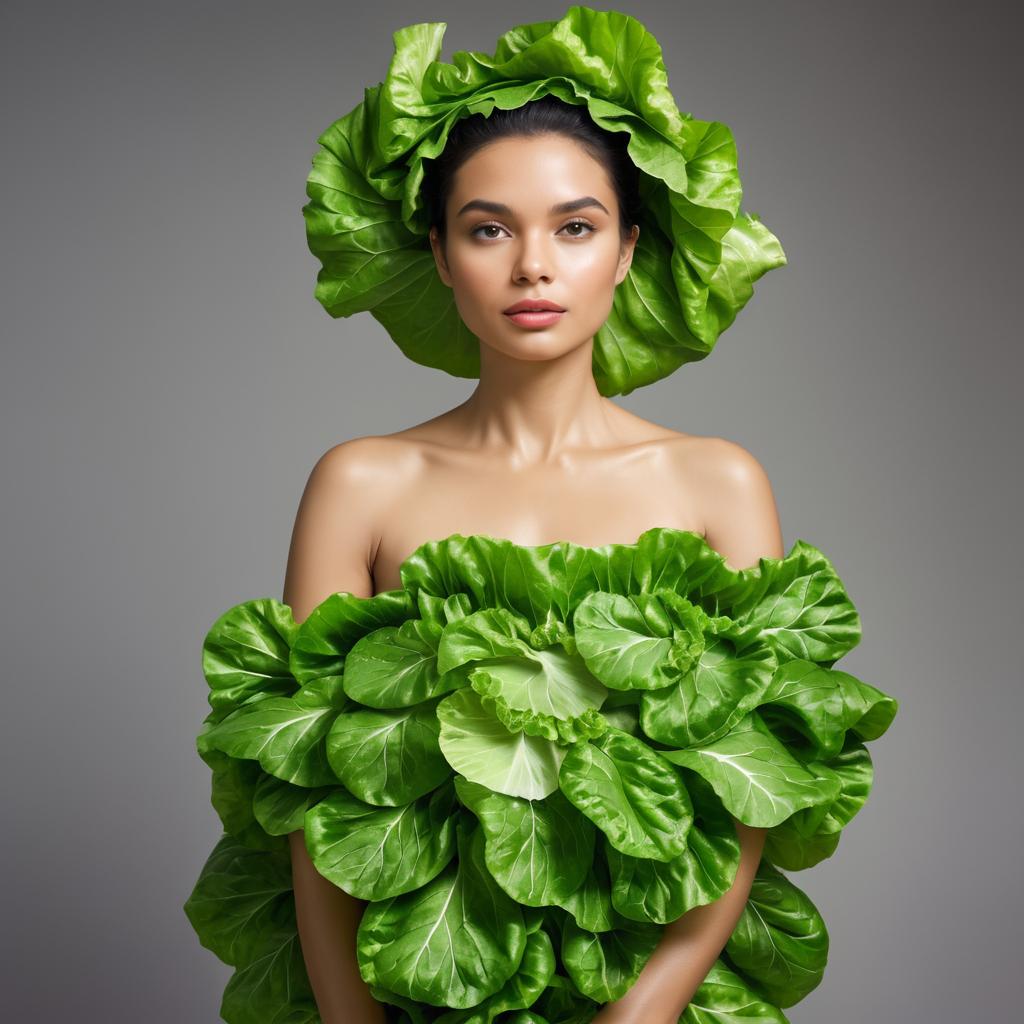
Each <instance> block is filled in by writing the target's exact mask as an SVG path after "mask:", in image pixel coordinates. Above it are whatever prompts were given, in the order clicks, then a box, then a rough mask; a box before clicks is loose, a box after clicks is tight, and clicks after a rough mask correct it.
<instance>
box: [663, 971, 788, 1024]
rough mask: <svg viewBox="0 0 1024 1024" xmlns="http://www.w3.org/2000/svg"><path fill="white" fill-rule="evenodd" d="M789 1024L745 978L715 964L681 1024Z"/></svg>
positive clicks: (680, 1021)
mask: <svg viewBox="0 0 1024 1024" xmlns="http://www.w3.org/2000/svg"><path fill="white" fill-rule="evenodd" d="M751 1022H757V1024H786V1022H787V1018H786V1015H785V1014H784V1013H783V1012H782V1011H781V1010H780V1009H779V1008H778V1007H776V1006H772V1005H771V1003H768V1002H765V1001H764V999H762V998H761V997H760V996H759V995H758V994H757V993H756V992H755V991H754V990H753V989H752V988H751V987H750V986H749V985H748V984H747V983H746V982H745V981H744V980H743V979H742V978H740V977H739V976H738V975H736V974H734V973H733V972H732V971H730V970H729V968H728V967H726V966H725V964H723V963H722V961H721V960H716V961H715V963H714V964H713V965H712V967H711V970H710V971H708V974H707V977H706V978H705V979H704V981H703V982H701V984H700V986H699V988H698V989H697V991H696V992H695V993H694V995H693V998H692V999H691V1000H690V1002H689V1004H688V1005H687V1007H686V1009H685V1010H684V1011H683V1015H682V1017H680V1018H679V1024H751Z"/></svg>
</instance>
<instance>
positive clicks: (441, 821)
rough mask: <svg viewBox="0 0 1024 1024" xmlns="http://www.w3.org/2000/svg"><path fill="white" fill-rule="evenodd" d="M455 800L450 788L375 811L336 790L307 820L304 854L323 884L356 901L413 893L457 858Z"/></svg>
mask: <svg viewBox="0 0 1024 1024" xmlns="http://www.w3.org/2000/svg"><path fill="white" fill-rule="evenodd" d="M454 797H455V794H454V790H453V788H452V786H451V784H446V785H444V786H441V787H440V788H438V789H436V790H434V792H432V793H429V794H428V795H426V796H421V797H420V798H419V799H418V800H414V801H411V802H410V803H408V804H405V805H404V806H400V807H375V806H373V805H372V804H366V803H363V801H361V800H358V799H356V798H355V797H354V796H352V795H351V794H350V793H346V792H344V791H342V790H340V789H338V790H335V792H334V793H332V794H331V796H329V797H327V798H326V799H325V800H322V801H321V802H320V803H318V804H317V805H316V806H315V807H312V808H311V809H310V811H309V813H308V814H307V815H306V819H305V826H304V827H305V836H306V849H307V850H308V852H309V856H310V859H311V860H312V861H313V864H314V865H315V866H316V869H317V871H319V872H320V874H321V875H323V876H324V878H326V879H328V881H331V882H333V883H334V884H335V885H336V886H338V887H339V888H340V889H344V890H345V892H347V893H349V894H350V895H352V896H355V897H357V898H358V899H362V900H384V899H387V898H388V897H390V896H398V895H400V894H402V893H404V892H410V891H411V890H413V889H418V888H419V887H420V886H422V885H425V884H426V883H427V882H429V881H430V880H431V879H432V878H434V877H435V876H436V875H437V874H438V873H439V872H440V871H441V870H442V869H443V868H444V867H445V866H446V865H447V864H448V863H449V861H450V860H451V859H452V856H453V855H454V853H455V824H456V821H457V814H456V807H455V799H454Z"/></svg>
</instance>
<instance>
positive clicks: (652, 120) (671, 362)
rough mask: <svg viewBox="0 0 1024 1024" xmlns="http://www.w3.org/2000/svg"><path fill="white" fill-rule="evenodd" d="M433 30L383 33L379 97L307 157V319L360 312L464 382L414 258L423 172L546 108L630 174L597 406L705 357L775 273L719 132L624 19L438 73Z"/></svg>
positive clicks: (446, 320) (578, 17) (451, 315)
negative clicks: (473, 137) (559, 108)
mask: <svg viewBox="0 0 1024 1024" xmlns="http://www.w3.org/2000/svg"><path fill="white" fill-rule="evenodd" d="M446 27H447V25H446V23H444V22H424V23H421V24H416V25H409V26H406V27H404V28H401V29H399V30H398V31H396V32H395V33H394V34H393V42H394V54H393V56H392V59H391V63H390V66H389V67H388V71H387V75H386V76H385V79H384V81H383V82H380V83H379V84H377V85H373V86H370V87H368V88H366V89H365V91H364V98H363V100H362V102H360V103H359V104H357V105H356V106H355V107H354V108H353V109H352V110H351V111H349V113H347V114H345V115H344V116H343V117H341V118H339V119H338V120H336V121H335V122H334V123H333V124H331V125H330V126H329V127H328V128H327V129H326V130H325V131H324V132H323V133H322V134H321V135H320V136H319V138H318V140H317V141H318V144H319V146H318V149H317V150H316V153H315V155H314V156H313V158H312V170H311V171H310V173H309V176H308V178H307V181H306V195H307V196H308V199H309V201H308V202H307V203H306V205H305V206H303V208H302V212H303V218H304V223H305V228H306V239H307V243H308V245H309V249H310V251H311V252H312V253H313V254H314V256H316V258H317V259H318V260H319V262H320V264H321V266H320V270H319V271H318V273H317V281H316V288H315V291H314V295H315V297H316V299H317V300H318V301H319V302H320V304H321V305H322V306H323V308H324V309H325V310H326V311H327V313H328V314H329V315H330V316H332V317H348V316H352V315H353V314H355V313H359V312H364V311H369V312H370V313H371V314H372V315H373V317H374V318H375V319H376V320H377V321H378V322H379V323H381V324H382V325H383V327H384V328H385V329H386V330H387V332H388V334H389V335H390V336H391V338H392V340H393V341H394V342H395V343H396V344H397V345H398V346H399V348H400V349H401V350H402V352H403V353H404V354H405V355H406V356H407V357H408V358H409V359H412V360H413V361H414V362H417V363H420V364H421V365H424V366H431V367H435V368H438V369H441V370H444V371H446V372H447V373H450V374H452V375H454V376H458V377H478V376H479V375H480V347H479V340H478V339H477V337H476V336H475V335H474V334H473V333H472V332H471V331H470V330H469V328H468V327H467V326H466V325H465V323H464V322H463V321H462V319H461V317H460V316H459V313H458V310H457V308H456V305H455V302H454V299H453V295H452V292H451V289H449V288H448V287H447V286H446V285H445V284H444V283H443V282H442V281H441V279H440V277H439V276H438V274H437V270H436V267H435V262H434V257H433V254H432V253H431V249H430V244H429V241H428V228H429V224H428V214H427V211H426V209H425V201H424V198H423V195H422V191H421V190H422V187H423V181H424V175H425V173H426V167H425V164H426V163H427V162H429V161H431V160H433V159H435V158H436V157H437V156H438V155H439V154H440V153H441V151H442V150H443V149H444V147H445V144H446V142H447V141H448V136H449V133H450V132H451V130H452V127H453V126H454V125H455V123H456V122H457V121H459V120H460V119H461V118H465V117H470V116H472V115H475V114H482V115H484V116H489V115H490V114H491V112H492V111H493V110H495V109H500V110H512V109H515V108H518V107H521V106H523V105H524V104H526V103H529V102H530V101H532V100H537V99H540V98H541V97H543V96H546V95H552V96H555V97H557V98H558V99H560V100H562V101H563V102H566V103H570V104H576V105H582V106H585V107H586V109H587V112H588V114H589V116H590V118H591V119H592V120H593V121H594V123H595V124H596V125H597V126H598V127H599V128H601V129H604V130H605V131H608V132H613V133H624V134H626V135H627V136H628V153H629V156H630V158H631V159H632V161H633V163H634V164H635V165H636V167H637V169H638V173H639V185H640V188H639V191H640V200H641V206H642V211H641V213H640V214H639V220H638V223H639V226H640V235H639V239H638V241H637V246H636V250H635V252H634V255H633V262H632V265H631V267H630V269H629V272H628V274H627V276H626V278H625V280H624V281H623V282H622V283H621V284H620V285H619V286H618V287H617V288H616V290H615V297H614V302H613V306H612V310H611V313H610V315H609V317H608V319H607V322H606V323H605V324H604V325H603V326H602V327H601V328H600V329H599V330H598V332H597V334H596V336H595V338H594V349H593V361H592V362H593V373H594V379H595V381H596V383H597V387H598V389H599V391H600V392H601V393H602V394H604V395H616V394H628V393H629V392H631V391H633V390H634V389H635V388H637V387H640V386H642V385H645V384H650V383H652V382H654V381H657V380H661V379H662V378H664V377H667V376H668V375H669V374H671V373H672V372H674V371H675V370H676V369H678V368H679V367H680V366H682V365H683V364H684V363H688V362H693V361H696V360H700V359H703V358H704V357H705V356H707V355H708V354H709V353H710V352H711V351H712V349H713V348H714V346H715V344H716V342H717V340H718V337H719V335H720V334H721V333H722V332H723V331H724V330H725V329H726V328H728V327H729V326H730V325H731V324H732V323H733V321H734V320H735V319H736V316H737V314H738V313H739V311H740V310H741V309H743V307H744V306H745V305H746V304H747V302H748V301H749V300H750V298H751V297H752V295H753V290H754V284H755V282H757V281H758V280H759V279H760V278H761V277H762V276H763V275H764V274H766V273H767V272H768V271H770V270H772V269H775V268H777V267H781V266H784V265H785V263H786V256H785V253H784V252H783V250H782V246H781V245H780V244H779V240H778V239H777V238H776V237H775V235H773V234H772V233H771V232H770V231H769V230H768V229H767V227H765V225H764V224H763V223H762V222H761V221H760V219H759V218H758V216H757V215H756V214H754V213H749V212H745V211H741V209H740V204H741V201H742V196H743V189H742V185H741V182H740V177H739V172H738V169H737V156H736V144H735V141H734V139H733V135H732V132H731V131H730V130H729V128H728V127H727V126H726V125H724V124H722V123H720V122H718V121H701V120H698V119H697V118H695V117H693V115H692V114H689V113H686V112H684V111H681V110H680V109H679V108H678V107H677V105H676V101H675V100H674V99H673V97H672V94H671V92H670V91H669V88H668V73H667V71H666V68H665V63H664V60H663V57H662V52H661V47H660V45H659V44H658V41H657V39H655V37H654V36H653V35H652V34H651V33H650V32H648V31H647V29H646V28H645V27H644V26H643V24H642V23H641V22H639V21H638V20H637V19H636V18H633V17H631V16H630V15H627V14H621V13H619V12H617V11H595V10H592V9H591V8H589V7H585V6H582V5H575V6H571V7H569V8H568V9H567V10H566V13H565V14H564V15H563V16H562V18H560V19H559V20H557V21H540V22H535V23H532V24H527V25H519V26H516V27H515V28H513V29H510V30H509V31H508V32H506V33H505V34H504V35H503V36H502V37H501V38H500V39H499V40H498V42H497V45H496V47H495V51H494V54H493V55H488V54H486V53H479V52H475V51H464V50H460V51H458V52H456V53H454V54H452V60H451V63H445V62H443V61H441V60H440V59H439V58H440V53H441V43H442V40H443V38H444V32H445V29H446Z"/></svg>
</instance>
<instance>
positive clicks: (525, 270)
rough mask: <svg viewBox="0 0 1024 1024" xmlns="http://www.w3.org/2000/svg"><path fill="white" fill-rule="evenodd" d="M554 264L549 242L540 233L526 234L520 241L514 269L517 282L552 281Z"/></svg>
mask: <svg viewBox="0 0 1024 1024" xmlns="http://www.w3.org/2000/svg"><path fill="white" fill-rule="evenodd" d="M552 272H553V262H552V257H551V253H550V250H549V247H548V242H547V240H546V239H545V238H544V237H543V236H542V234H541V233H540V232H536V233H533V232H526V233H525V234H523V235H522V236H521V237H520V239H519V248H518V251H517V253H516V260H515V265H514V267H513V269H512V275H513V278H514V279H515V280H516V281H536V280H539V279H541V278H544V279H546V280H550V279H551V275H552Z"/></svg>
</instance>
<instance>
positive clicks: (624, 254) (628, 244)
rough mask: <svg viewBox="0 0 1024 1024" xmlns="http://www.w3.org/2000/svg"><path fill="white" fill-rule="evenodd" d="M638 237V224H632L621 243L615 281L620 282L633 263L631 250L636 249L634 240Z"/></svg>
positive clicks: (623, 279)
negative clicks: (626, 236)
mask: <svg viewBox="0 0 1024 1024" xmlns="http://www.w3.org/2000/svg"><path fill="white" fill-rule="evenodd" d="M639 237H640V225H639V224H634V225H633V228H632V230H631V231H630V233H629V237H628V238H627V239H626V240H625V241H624V242H623V243H622V247H621V251H620V253H619V266H618V268H617V269H616V271H615V283H616V284H621V283H622V282H623V281H625V279H626V275H627V274H628V273H629V268H630V267H631V266H632V265H633V252H634V251H635V249H636V240H637V239H638V238H639Z"/></svg>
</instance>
